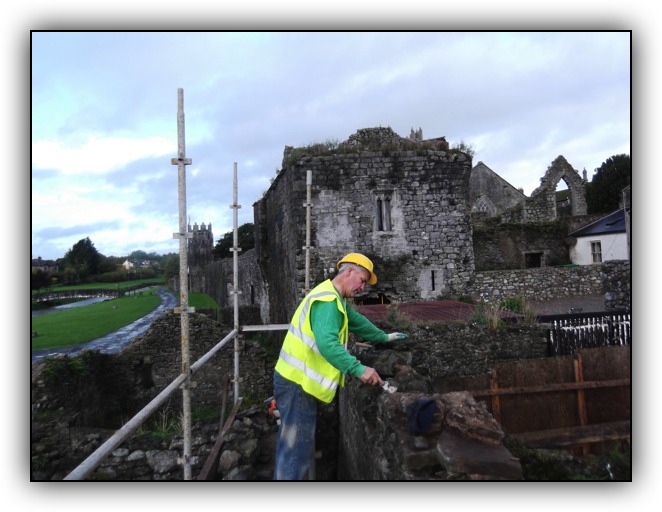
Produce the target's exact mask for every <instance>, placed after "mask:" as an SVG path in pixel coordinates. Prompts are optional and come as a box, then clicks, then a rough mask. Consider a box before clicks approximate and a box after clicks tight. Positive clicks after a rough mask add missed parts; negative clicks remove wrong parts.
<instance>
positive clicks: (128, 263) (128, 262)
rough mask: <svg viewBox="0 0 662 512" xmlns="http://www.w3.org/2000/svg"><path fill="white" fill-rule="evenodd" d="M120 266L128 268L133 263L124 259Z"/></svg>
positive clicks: (131, 266)
mask: <svg viewBox="0 0 662 512" xmlns="http://www.w3.org/2000/svg"><path fill="white" fill-rule="evenodd" d="M122 266H123V267H124V270H129V269H130V268H133V263H131V262H130V261H129V260H125V261H124V263H122Z"/></svg>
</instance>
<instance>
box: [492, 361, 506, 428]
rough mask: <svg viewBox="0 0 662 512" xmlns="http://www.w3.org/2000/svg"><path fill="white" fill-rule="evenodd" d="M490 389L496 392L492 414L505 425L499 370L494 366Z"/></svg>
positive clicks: (498, 421) (493, 398) (493, 397)
mask: <svg viewBox="0 0 662 512" xmlns="http://www.w3.org/2000/svg"><path fill="white" fill-rule="evenodd" d="M490 390H491V391H494V392H495V393H494V394H493V395H492V416H494V419H495V420H496V422H497V423H498V424H499V425H501V426H502V427H503V425H502V424H501V403H500V402H499V393H498V391H499V383H498V382H497V372H496V369H494V368H492V379H491V380H490Z"/></svg>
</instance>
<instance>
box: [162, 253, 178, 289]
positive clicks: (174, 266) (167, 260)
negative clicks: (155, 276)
mask: <svg viewBox="0 0 662 512" xmlns="http://www.w3.org/2000/svg"><path fill="white" fill-rule="evenodd" d="M161 264H162V265H163V280H164V281H165V282H166V283H167V282H168V281H169V280H170V279H172V278H173V277H175V276H178V275H179V254H176V253H174V252H172V253H170V254H166V255H165V256H163V258H162V259H161Z"/></svg>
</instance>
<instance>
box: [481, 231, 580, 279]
mask: <svg viewBox="0 0 662 512" xmlns="http://www.w3.org/2000/svg"><path fill="white" fill-rule="evenodd" d="M567 226H568V222H566V221H565V219H564V220H563V221H557V222H547V223H527V224H505V223H500V222H498V221H494V220H488V221H484V222H479V223H475V224H474V230H473V249H474V258H475V262H476V270H477V271H482V270H509V269H523V268H527V261H526V258H527V255H528V254H531V253H539V254H540V255H541V258H540V260H541V261H540V266H543V267H547V266H554V265H566V264H569V263H570V257H569V253H568V246H567V245H566V243H565V242H564V241H563V239H564V238H565V237H566V235H567V234H568V232H569V231H568V227H567Z"/></svg>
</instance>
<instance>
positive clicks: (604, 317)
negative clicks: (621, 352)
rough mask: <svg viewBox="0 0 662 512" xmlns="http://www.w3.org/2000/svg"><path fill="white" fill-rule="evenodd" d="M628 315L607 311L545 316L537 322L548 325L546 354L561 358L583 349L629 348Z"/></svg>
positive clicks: (630, 333) (622, 312)
mask: <svg viewBox="0 0 662 512" xmlns="http://www.w3.org/2000/svg"><path fill="white" fill-rule="evenodd" d="M630 316H631V315H630V312H629V311H614V312H612V311H609V312H598V313H576V314H567V315H547V316H541V317H540V318H539V319H538V320H539V322H541V323H547V324H550V329H549V334H548V353H549V355H550V356H563V355H570V354H575V353H576V352H577V351H578V350H580V349H584V348H593V347H606V346H613V345H631V343H632V330H631V318H630Z"/></svg>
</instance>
